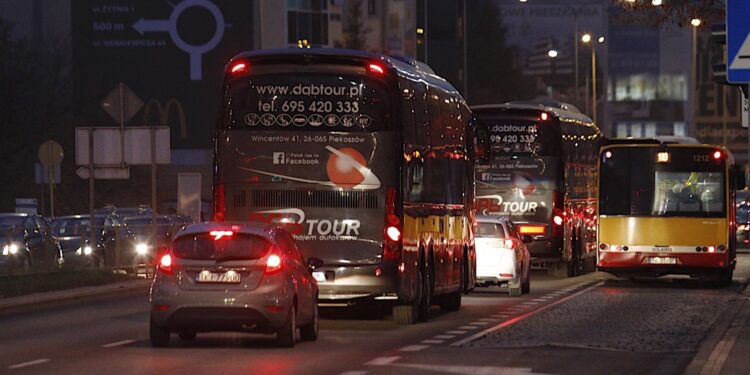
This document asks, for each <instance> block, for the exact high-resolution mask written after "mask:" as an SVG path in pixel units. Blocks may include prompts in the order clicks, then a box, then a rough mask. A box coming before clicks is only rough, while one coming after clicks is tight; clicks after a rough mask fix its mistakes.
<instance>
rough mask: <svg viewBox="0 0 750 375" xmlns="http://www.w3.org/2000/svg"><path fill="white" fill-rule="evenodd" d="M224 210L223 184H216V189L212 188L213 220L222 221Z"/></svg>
mask: <svg viewBox="0 0 750 375" xmlns="http://www.w3.org/2000/svg"><path fill="white" fill-rule="evenodd" d="M225 210H226V206H225V205H224V184H217V185H216V190H214V221H224V218H225V212H226V211H225Z"/></svg>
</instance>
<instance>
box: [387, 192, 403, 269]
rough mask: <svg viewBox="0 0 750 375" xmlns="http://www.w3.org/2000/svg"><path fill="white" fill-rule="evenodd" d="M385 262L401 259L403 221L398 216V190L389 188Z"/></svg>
mask: <svg viewBox="0 0 750 375" xmlns="http://www.w3.org/2000/svg"><path fill="white" fill-rule="evenodd" d="M384 228H385V229H384V230H383V260H396V259H399V258H401V239H402V237H401V229H400V228H401V219H399V217H398V215H396V189H395V188H394V187H389V188H388V190H387V192H386V197H385V225H384Z"/></svg>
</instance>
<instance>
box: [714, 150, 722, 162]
mask: <svg viewBox="0 0 750 375" xmlns="http://www.w3.org/2000/svg"><path fill="white" fill-rule="evenodd" d="M713 156H714V160H719V159H721V157H722V156H723V155H722V153H721V151H719V150H716V151H714V155H713Z"/></svg>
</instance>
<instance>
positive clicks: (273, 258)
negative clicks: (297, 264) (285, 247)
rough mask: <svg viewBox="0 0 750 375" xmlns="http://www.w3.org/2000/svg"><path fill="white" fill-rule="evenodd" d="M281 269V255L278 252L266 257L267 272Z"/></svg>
mask: <svg viewBox="0 0 750 375" xmlns="http://www.w3.org/2000/svg"><path fill="white" fill-rule="evenodd" d="M279 270H281V257H280V256H278V255H276V254H271V255H269V256H268V259H266V274H269V273H274V272H277V271H279Z"/></svg>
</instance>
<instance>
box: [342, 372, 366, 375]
mask: <svg viewBox="0 0 750 375" xmlns="http://www.w3.org/2000/svg"><path fill="white" fill-rule="evenodd" d="M367 373H368V372H367V371H346V372H342V373H341V375H365V374H367Z"/></svg>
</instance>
